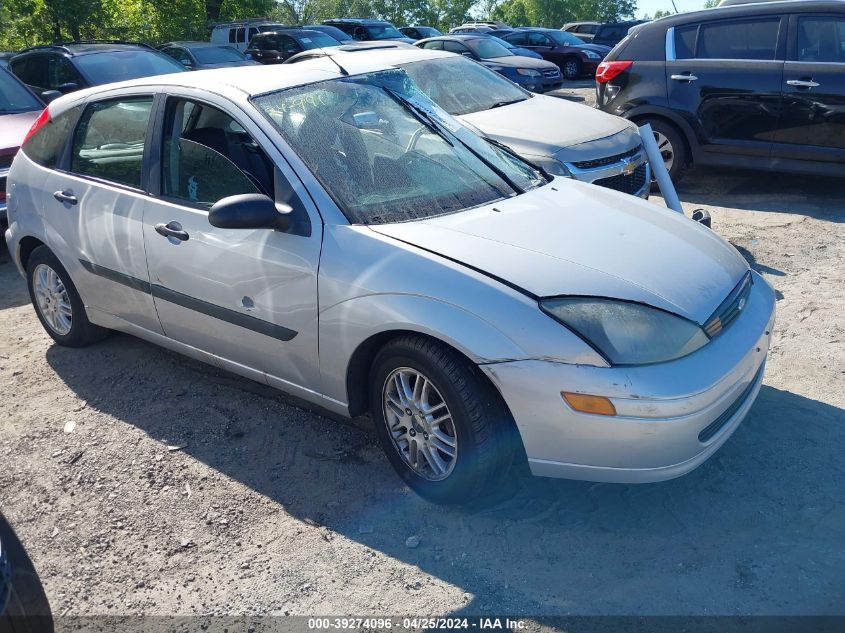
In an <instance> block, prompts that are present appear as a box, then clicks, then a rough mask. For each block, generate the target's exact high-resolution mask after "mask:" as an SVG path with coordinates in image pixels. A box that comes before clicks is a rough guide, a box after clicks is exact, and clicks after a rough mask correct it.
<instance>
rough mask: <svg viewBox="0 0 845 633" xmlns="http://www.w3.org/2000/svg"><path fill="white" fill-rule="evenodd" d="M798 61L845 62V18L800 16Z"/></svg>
mask: <svg viewBox="0 0 845 633" xmlns="http://www.w3.org/2000/svg"><path fill="white" fill-rule="evenodd" d="M798 61H800V62H827V63H837V62H838V63H840V64H845V18H843V17H832V16H831V17H815V16H814V17H806V18H798Z"/></svg>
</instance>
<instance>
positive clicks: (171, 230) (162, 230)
mask: <svg viewBox="0 0 845 633" xmlns="http://www.w3.org/2000/svg"><path fill="white" fill-rule="evenodd" d="M155 230H156V233H158V234H159V235H163V236H164V237H167V238H171V237H172V238H173V239H175V240H179V241H180V242H187V241H188V237H189V236H188V232H187V231H185V230H183V229H182V225H181V224H179V223H178V222H168V223H167V224H161V223H159V224H156V225H155Z"/></svg>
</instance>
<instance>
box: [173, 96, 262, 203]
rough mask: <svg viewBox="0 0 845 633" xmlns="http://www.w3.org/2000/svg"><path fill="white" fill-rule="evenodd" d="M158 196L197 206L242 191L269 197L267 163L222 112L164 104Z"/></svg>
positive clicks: (180, 102) (184, 103)
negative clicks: (159, 192) (159, 191)
mask: <svg viewBox="0 0 845 633" xmlns="http://www.w3.org/2000/svg"><path fill="white" fill-rule="evenodd" d="M161 165H162V172H161V182H162V186H161V193H162V195H163V196H165V197H167V198H173V199H176V200H178V201H180V202H185V203H188V204H191V205H196V206H200V207H210V206H211V205H213V204H214V203H215V202H217V201H218V200H221V199H222V198H226V197H228V196H234V195H238V194H244V193H263V194H266V195H268V196H270V197H272V196H273V165H272V163H271V161H270V159H269V158H268V157H267V155H266V154H265V153H264V151H263V150H262V149H261V147H260V146H259V145H258V143H257V142H256V141H255V140H254V139H253V138H252V136H250V135H249V133H248V132H247V131H246V130H245V129H244V128H243V127H242V126H241V125H240V124H238V122H237V121H235V120H234V119H233V118H232V117H230V116H229V115H228V114H226V113H224V112H222V111H220V110H218V109H217V108H214V107H211V106H209V105H205V104H201V103H197V102H194V101H188V100H185V99H170V100H168V103H167V109H166V115H165V128H164V143H163V145H162V160H161Z"/></svg>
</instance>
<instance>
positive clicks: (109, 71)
mask: <svg viewBox="0 0 845 633" xmlns="http://www.w3.org/2000/svg"><path fill="white" fill-rule="evenodd" d="M74 61H75V62H76V64H77V66H78V68H79V70H81V71H82V74H83V75H85V76H86V77H87V78H88V80H89V81H90V82H91V83H92V84H94V85H99V84H108V83H112V82H114V81H126V80H128V79H137V78H138V77H151V76H153V75H164V74H167V73H181V72H185V68H184V67H183V66H182V64H180V63H179V62H177V61H175V60H173V59H171V58H170V57H168V56H167V55H164V54H162V53H156V52H154V51H144V50H132V51H108V52H102V53H91V54H88V55H79V56H78V57H76V58H75V60H74Z"/></svg>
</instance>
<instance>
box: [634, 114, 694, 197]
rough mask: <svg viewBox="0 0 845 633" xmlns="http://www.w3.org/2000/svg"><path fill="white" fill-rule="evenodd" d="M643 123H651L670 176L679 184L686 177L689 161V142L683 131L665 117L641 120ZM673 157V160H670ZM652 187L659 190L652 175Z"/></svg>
mask: <svg viewBox="0 0 845 633" xmlns="http://www.w3.org/2000/svg"><path fill="white" fill-rule="evenodd" d="M641 123H649V124H651V129H652V131H653V132H654V138H655V140H656V141H657V147H658V149H660V153H661V154H662V155H663V159H664V162H666V163H667V165H666V167H667V169H668V170H669V177H670V178H671V179H672V182H673V183H675V184H678V183H679V182H681V179H682V178H683V177H684V172H685V171H686V169H687V165H688V163H689V151H688V150H687V144H686V141H685V140H684V137H683V136H682V135H681V132H680V131H679V130H678V128H676V127H675V126H674V125H672V124H671V123H668V122H666V121H664V120H663V119H651V120H645V121H641ZM669 158H671V161H670V160H669ZM651 188H652V190H653V191H657V190H658V188H657V181H656V180H655V179H654V176H652V179H651Z"/></svg>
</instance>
